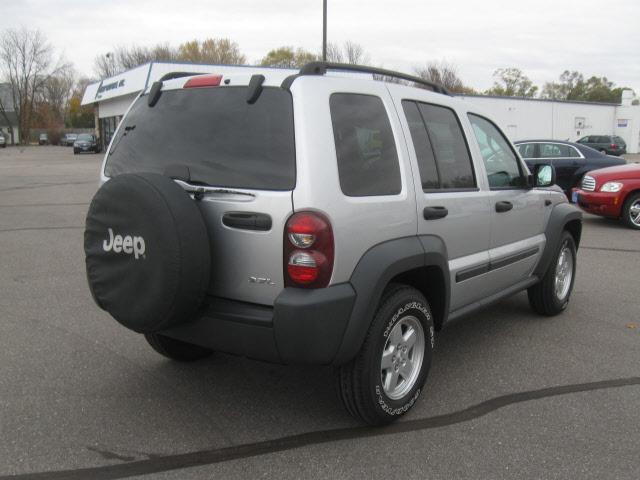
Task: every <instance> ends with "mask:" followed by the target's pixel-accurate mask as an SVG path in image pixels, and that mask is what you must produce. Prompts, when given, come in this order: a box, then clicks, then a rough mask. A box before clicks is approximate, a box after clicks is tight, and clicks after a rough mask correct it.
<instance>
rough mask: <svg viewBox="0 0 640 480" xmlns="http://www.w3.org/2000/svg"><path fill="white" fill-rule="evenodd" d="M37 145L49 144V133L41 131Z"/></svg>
mask: <svg viewBox="0 0 640 480" xmlns="http://www.w3.org/2000/svg"><path fill="white" fill-rule="evenodd" d="M38 145H49V135H47V134H46V133H41V134H40V136H39V137H38Z"/></svg>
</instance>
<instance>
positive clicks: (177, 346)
mask: <svg viewBox="0 0 640 480" xmlns="http://www.w3.org/2000/svg"><path fill="white" fill-rule="evenodd" d="M144 338H146V339H147V342H149V345H151V348H153V349H154V350H155V351H156V352H158V353H159V354H160V355H164V356H165V357H167V358H170V359H171V360H177V361H179V362H195V361H196V360H201V359H203V358H207V357H208V356H210V355H212V354H213V350H209V349H208V348H204V347H201V346H199V345H193V344H191V343H187V342H182V341H180V340H176V339H175V338H171V337H166V336H164V335H160V334H158V333H146V334H145V336H144Z"/></svg>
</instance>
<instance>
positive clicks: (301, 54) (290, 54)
mask: <svg viewBox="0 0 640 480" xmlns="http://www.w3.org/2000/svg"><path fill="white" fill-rule="evenodd" d="M317 60H319V57H318V55H315V54H313V53H311V52H308V51H306V50H303V49H301V48H298V49H297V50H296V49H294V48H293V47H279V48H275V49H273V50H270V51H269V52H268V53H267V55H266V56H265V57H264V58H263V59H262V60H261V61H260V65H262V66H265V67H280V68H300V67H302V66H303V65H305V64H307V63H309V62H315V61H317Z"/></svg>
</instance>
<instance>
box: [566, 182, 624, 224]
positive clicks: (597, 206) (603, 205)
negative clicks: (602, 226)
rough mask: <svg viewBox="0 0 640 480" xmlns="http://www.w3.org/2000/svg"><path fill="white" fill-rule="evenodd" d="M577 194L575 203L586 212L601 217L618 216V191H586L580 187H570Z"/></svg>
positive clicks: (619, 209) (619, 203) (619, 204)
mask: <svg viewBox="0 0 640 480" xmlns="http://www.w3.org/2000/svg"><path fill="white" fill-rule="evenodd" d="M573 192H575V193H577V195H578V199H577V202H576V203H577V205H578V206H579V207H580V208H581V209H582V210H584V211H585V212H587V213H592V214H594V215H601V216H603V217H612V218H618V217H619V216H620V211H621V208H622V206H621V202H620V193H619V192H616V193H608V192H588V191H586V190H582V189H580V188H574V189H572V193H573Z"/></svg>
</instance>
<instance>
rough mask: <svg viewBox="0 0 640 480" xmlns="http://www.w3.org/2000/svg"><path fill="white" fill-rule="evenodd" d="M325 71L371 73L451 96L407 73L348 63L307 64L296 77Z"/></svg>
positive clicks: (439, 86)
mask: <svg viewBox="0 0 640 480" xmlns="http://www.w3.org/2000/svg"><path fill="white" fill-rule="evenodd" d="M327 70H342V71H348V72H362V73H371V74H373V75H382V76H385V77H392V78H400V79H402V80H408V81H410V82H414V83H418V84H420V85H425V86H427V87H429V88H430V89H432V90H433V91H434V92H436V93H442V94H443V95H449V96H451V93H450V92H449V90H447V89H446V88H444V87H443V86H442V85H439V84H437V83H435V82H431V81H429V80H425V79H424V78H420V77H416V76H414V75H409V74H407V73H402V72H395V71H393V70H385V69H384V68H376V67H367V66H364V65H352V64H348V63H333V62H311V63H307V64H306V65H305V66H303V67H302V68H301V69H300V72H299V73H298V75H324V74H325V73H327Z"/></svg>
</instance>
